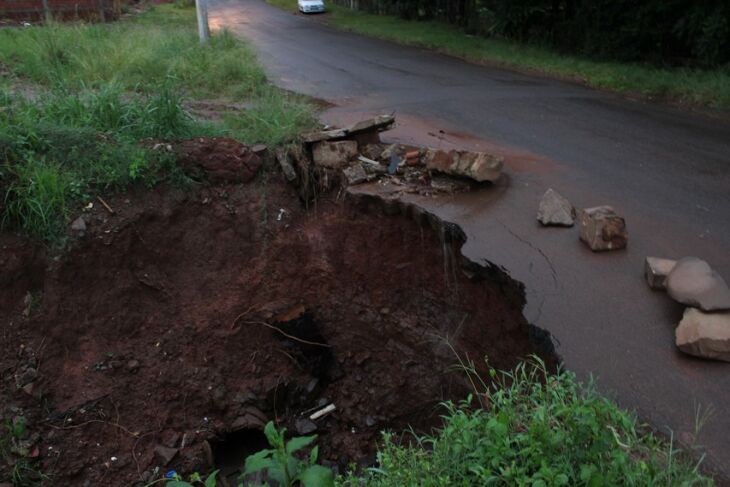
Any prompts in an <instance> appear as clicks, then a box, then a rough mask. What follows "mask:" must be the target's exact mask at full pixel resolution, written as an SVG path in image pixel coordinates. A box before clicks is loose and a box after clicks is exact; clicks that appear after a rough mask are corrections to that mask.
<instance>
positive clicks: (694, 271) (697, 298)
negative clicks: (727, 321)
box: [666, 257, 730, 311]
mask: <svg viewBox="0 0 730 487" xmlns="http://www.w3.org/2000/svg"><path fill="white" fill-rule="evenodd" d="M666 285H667V293H668V294H669V295H670V296H671V297H672V299H674V300H675V301H678V302H680V303H682V304H686V305H688V306H695V307H697V308H700V309H702V310H704V311H719V310H726V309H730V288H728V286H727V283H725V280H724V279H723V278H722V277H721V276H720V275H719V274H718V273H717V272H715V271H714V270H712V268H711V267H710V265H709V264H708V263H707V262H705V261H704V260H701V259H698V258H697V257H685V258H684V259H680V260H679V261H678V262H677V265H675V266H674V268H673V269H672V271H671V272H670V273H669V275H668V276H667V280H666Z"/></svg>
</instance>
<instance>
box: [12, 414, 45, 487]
mask: <svg viewBox="0 0 730 487" xmlns="http://www.w3.org/2000/svg"><path fill="white" fill-rule="evenodd" d="M27 436H28V434H27V428H26V424H25V418H24V417H23V416H16V417H15V418H13V419H8V420H5V421H2V422H1V423H0V482H3V483H4V482H8V483H10V484H11V485H12V486H13V487H25V486H32V485H40V483H41V482H42V481H43V480H48V477H47V476H45V475H43V473H42V472H41V471H40V470H39V465H38V460H37V459H34V458H31V457H30V453H31V452H30V451H29V445H28V444H27V442H25V441H24V440H26V439H27Z"/></svg>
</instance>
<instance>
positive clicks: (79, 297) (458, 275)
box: [0, 182, 554, 485]
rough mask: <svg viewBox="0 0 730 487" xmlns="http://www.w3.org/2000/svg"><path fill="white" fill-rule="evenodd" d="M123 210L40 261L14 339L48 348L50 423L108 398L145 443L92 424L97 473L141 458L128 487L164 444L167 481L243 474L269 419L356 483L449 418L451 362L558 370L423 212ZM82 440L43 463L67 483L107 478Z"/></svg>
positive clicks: (490, 283) (258, 195) (268, 202)
mask: <svg viewBox="0 0 730 487" xmlns="http://www.w3.org/2000/svg"><path fill="white" fill-rule="evenodd" d="M125 198H126V201H125V200H119V201H112V203H113V204H114V207H115V208H116V209H117V214H116V215H115V216H114V217H113V218H111V217H109V216H108V215H105V214H104V213H103V209H99V212H97V213H94V212H95V211H96V209H95V210H93V211H94V212H92V213H91V214H90V215H87V219H88V220H89V225H88V227H89V229H88V232H87V234H86V235H85V236H84V237H83V238H81V239H79V240H78V241H76V242H75V243H74V244H73V246H72V249H71V250H70V251H69V252H68V253H67V254H65V255H64V256H62V257H61V258H60V259H57V260H55V261H50V265H49V266H48V267H47V268H46V271H45V276H44V280H43V283H42V286H40V287H41V288H42V289H41V292H42V300H41V304H40V305H39V308H38V309H37V311H34V312H33V313H32V314H31V316H30V317H29V318H28V320H27V321H28V323H27V326H25V325H24V328H23V338H22V339H23V340H24V343H33V342H34V340H35V341H38V342H40V339H41V338H42V337H44V336H45V337H46V338H45V340H44V342H43V343H44V349H43V360H44V368H43V371H42V372H43V374H44V376H43V384H44V388H45V392H46V394H47V396H46V397H47V398H48V402H47V404H48V407H49V408H51V410H54V411H68V410H69V409H71V408H74V407H77V406H78V405H79V404H84V402H85V401H88V400H89V399H91V398H93V397H97V396H99V397H104V398H107V399H108V400H109V401H110V402H111V403H112V404H113V408H111V407H110V408H108V409H109V411H104V412H103V413H104V414H105V415H106V416H105V418H110V417H111V418H113V419H114V422H115V423H117V424H120V425H122V424H123V425H125V429H127V430H129V431H139V432H145V433H146V434H145V435H144V436H143V437H141V438H138V437H133V436H129V435H124V434H120V432H119V431H117V430H115V429H114V428H106V427H105V426H104V425H103V424H97V423H94V424H91V425H90V428H93V429H92V431H93V432H94V434H95V435H96V438H97V439H96V440H95V442H98V444H99V445H109V446H99V447H97V448H101V449H104V448H106V449H107V450H108V451H101V452H98V451H96V450H95V451H94V454H93V455H97V456H99V457H104V456H107V457H110V456H112V455H116V456H119V453H118V452H129V451H134V455H135V456H134V462H132V461H130V462H129V466H130V467H131V468H120V469H119V471H118V472H117V473H116V474H115V475H116V476H117V478H119V479H120V481H122V480H129V481H130V482H131V481H134V480H136V478H138V472H137V465H139V468H140V470H142V469H145V468H148V467H150V468H151V467H152V466H154V465H159V462H160V460H159V458H157V457H155V455H154V453H153V451H154V448H155V446H156V445H158V444H165V445H168V447H170V448H175V449H177V450H176V454H175V456H174V457H172V459H170V460H169V463H168V464H166V465H164V468H173V469H177V470H179V471H191V470H194V469H198V470H201V469H206V468H208V467H210V465H209V464H211V463H222V464H225V465H233V464H235V463H236V460H238V461H239V463H240V464H241V465H242V464H243V461H244V457H245V455H246V454H247V453H250V452H252V451H254V450H256V449H259V448H260V447H262V446H264V444H263V441H262V436H261V434H260V432H261V431H262V430H263V426H264V424H265V423H266V422H267V421H269V420H271V421H275V422H276V423H277V424H278V425H279V426H281V427H287V428H288V430H289V432H290V433H291V434H293V435H297V434H310V433H317V434H318V435H319V440H318V442H319V446H320V452H321V457H322V460H323V462H325V464H327V465H332V466H338V465H339V466H341V467H344V466H346V465H347V464H348V463H350V462H360V463H363V464H367V463H370V462H372V461H373V459H374V453H375V451H376V448H377V441H378V438H379V432H380V431H382V430H383V429H391V430H396V431H397V430H402V429H405V428H407V427H409V426H412V427H413V428H415V429H416V430H417V431H418V430H426V429H429V428H431V427H433V426H435V425H437V424H438V418H439V414H440V413H441V412H442V411H441V410H440V409H439V407H438V404H439V403H440V402H441V401H444V400H448V399H461V398H463V397H465V395H466V394H468V392H469V387H468V381H467V380H466V377H465V375H464V373H463V372H461V371H458V370H456V369H455V367H454V365H455V364H457V363H458V361H459V358H461V359H462V360H463V361H464V360H469V361H473V362H474V363H475V364H476V366H477V368H478V369H479V370H480V371H483V372H484V371H486V370H487V367H495V368H498V369H508V368H511V367H513V366H514V365H516V364H517V362H518V361H519V360H521V359H523V358H525V357H527V356H529V355H530V354H538V355H541V356H542V357H543V358H545V359H546V360H547V361H548V362H549V363H551V362H552V361H553V360H554V357H553V355H552V351H551V347H550V341H549V337H547V336H545V335H544V334H541V333H539V330H536V329H534V328H532V327H530V326H529V325H528V323H527V322H526V321H525V318H524V317H523V315H522V307H523V305H524V293H523V289H522V286H521V285H520V284H519V283H517V282H515V281H513V280H512V279H510V278H509V277H508V275H507V274H506V273H505V272H503V271H502V270H501V269H499V268H497V267H494V266H487V267H484V266H481V265H478V264H475V263H473V262H470V261H468V260H467V259H465V258H464V257H462V255H461V252H460V249H461V246H462V245H463V243H464V237H463V234H462V232H461V231H460V230H459V228H458V227H456V226H453V225H448V224H444V223H442V222H441V221H439V220H438V219H436V218H435V217H433V216H431V215H428V214H425V213H423V212H422V211H419V210H417V209H416V208H413V207H408V206H403V205H400V204H398V203H393V202H390V203H387V204H386V203H384V202H383V201H381V200H379V199H377V198H370V197H355V196H348V197H347V198H345V199H344V200H342V199H340V200H338V201H334V200H331V201H330V200H327V199H321V200H319V201H318V202H317V203H316V205H314V206H312V207H310V208H308V209H305V208H303V207H302V206H301V204H300V202H299V200H298V197H297V195H296V194H295V193H294V192H293V191H291V190H289V189H288V188H287V187H286V186H284V185H283V184H281V185H280V184H279V183H276V182H274V183H271V182H270V183H269V184H268V185H267V186H266V187H264V188H262V187H261V186H258V185H243V186H241V185H239V186H225V187H212V188H204V189H198V190H195V191H194V192H193V193H184V192H181V191H178V190H168V189H164V188H163V189H157V190H155V191H153V192H147V193H142V194H132V195H127V196H125ZM40 258H42V257H39V256H38V255H36V256H34V257H33V256H26V262H24V263H22V262H21V263H22V264H23V265H27V266H29V267H28V268H37V266H33V265H31V264H32V262H30V260H31V259H40ZM9 272H10V273H11V274H12V273H15V274H14V279H15V280H14V281H13V282H17V283H25V284H22V286H21V284H18V286H17V289H16V288H12V289H11V292H10V293H8V294H6V295H5V298H3V301H2V302H0V305H1V306H3V307H4V308H6V309H3V311H7V312H10V311H11V310H10V309H9V308H10V307H12V306H18V307H19V308H18V309H20V307H22V297H23V295H24V294H25V293H26V292H27V289H26V287H27V279H25V280H24V279H23V273H24V271H23V266H22V265H19V266H18V267H17V268H15V269H14V270H13V269H10V271H9ZM23 286H25V287H23ZM13 293H14V294H13ZM13 296H15V298H17V299H15V298H13ZM11 298H12V299H11ZM12 309H13V310H15V308H12ZM15 311H17V310H15ZM536 331H537V333H536ZM17 345H18V344H17V343H12V344H10V345H8V346H7V350H5V349H4V350H3V351H5V352H7V353H8V356H10V355H11V354H15V353H16V347H17ZM3 347H5V346H3ZM11 352H12V353H11ZM110 357H111V358H110ZM100 360H105V362H103V363H104V364H105V365H104V367H102V368H99V367H95V364H97V363H99V362H100ZM487 364H488V365H487ZM327 408H330V409H329V410H328V411H327V412H326V413H324V414H321V415H320V416H315V419H311V418H312V415H315V414H316V413H321V412H322V411H323V410H326V409H327ZM39 414H41V411H40V409H39ZM87 414H88V413H87ZM84 434H88V431H82V429H81V428H79V429H62V430H59V429H55V430H54V435H55V438H56V440H57V441H58V442H59V443H61V444H63V443H64V442H68V447H69V450H73V451H74V452H78V454H75V453H74V454H69V455H65V456H64V455H62V456H60V457H59V458H58V459H56V460H55V461H56V462H57V466H56V467H55V468H54V471H56V472H61V473H59V476H58V479H59V481H61V482H62V483H63V480H64V478H65V477H64V475H66V476H67V479H66V480H69V481H70V479H78V478H79V477H74V476H73V475H78V472H79V471H82V472H84V473H83V476H84V477H85V478H97V477H98V478H101V477H99V476H101V475H102V473H103V472H105V470H103V468H102V467H99V466H98V465H97V464H95V463H93V462H92V461H90V460H88V458H90V457H91V456H92V455H91V453H88V452H84V451H83V449H81V450H80V449H79V448H78V447H77V445H78V442H79V441H80V440H83V439H84V436H83V435H84ZM169 438H172V439H173V440H175V441H172V440H169ZM180 438H183V440H184V441H183V440H180ZM72 445H73V446H72ZM170 445H171V446H170ZM211 450H214V452H213V453H211ZM80 465H83V466H82V467H80ZM80 469H81V470H80ZM97 469H98V471H97ZM63 472H69V473H63ZM72 472H76V473H75V474H73V473H72ZM95 475H96V476H97V477H95ZM104 475H106V474H104ZM71 483H73V482H71ZM69 485H70V484H69Z"/></svg>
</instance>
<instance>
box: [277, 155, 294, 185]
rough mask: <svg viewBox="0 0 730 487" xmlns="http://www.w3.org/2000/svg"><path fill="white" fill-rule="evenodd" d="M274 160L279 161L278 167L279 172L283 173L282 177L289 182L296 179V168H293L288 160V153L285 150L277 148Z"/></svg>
mask: <svg viewBox="0 0 730 487" xmlns="http://www.w3.org/2000/svg"><path fill="white" fill-rule="evenodd" d="M276 160H277V161H279V167H281V172H283V173H284V177H285V178H286V180H287V181H289V182H290V183H291V182H292V181H295V180H296V179H297V170H296V169H294V165H293V164H292V163H291V161H290V160H289V153H288V152H287V151H285V150H282V149H279V150H277V151H276Z"/></svg>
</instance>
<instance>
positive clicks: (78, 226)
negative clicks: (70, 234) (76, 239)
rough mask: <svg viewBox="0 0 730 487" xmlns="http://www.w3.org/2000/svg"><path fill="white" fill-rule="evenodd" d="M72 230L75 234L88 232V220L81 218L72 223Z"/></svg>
mask: <svg viewBox="0 0 730 487" xmlns="http://www.w3.org/2000/svg"><path fill="white" fill-rule="evenodd" d="M71 230H73V231H74V232H85V231H86V220H84V217H82V216H80V217H78V218H77V219H75V220H74V221H73V222H72V223H71Z"/></svg>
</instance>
